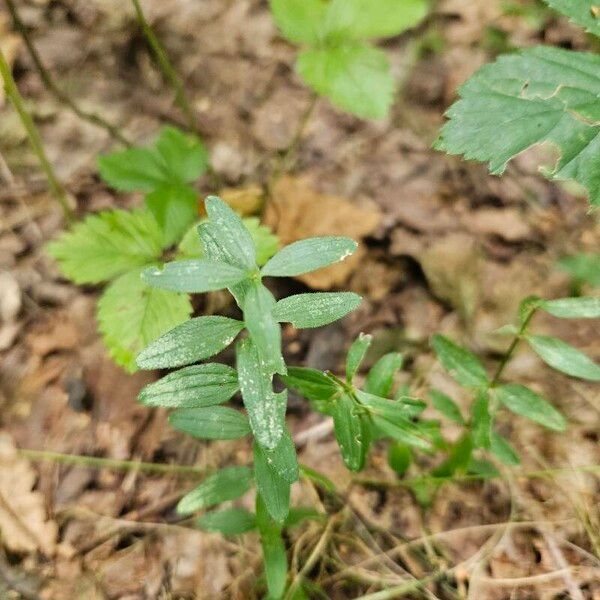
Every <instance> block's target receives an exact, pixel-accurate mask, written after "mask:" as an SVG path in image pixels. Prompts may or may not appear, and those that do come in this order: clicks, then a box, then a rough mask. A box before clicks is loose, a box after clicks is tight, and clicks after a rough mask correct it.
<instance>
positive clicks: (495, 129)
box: [436, 46, 600, 205]
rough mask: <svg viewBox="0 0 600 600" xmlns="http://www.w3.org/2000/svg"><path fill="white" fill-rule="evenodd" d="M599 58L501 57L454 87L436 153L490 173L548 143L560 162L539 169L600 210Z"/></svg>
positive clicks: (556, 52) (559, 52)
mask: <svg viewBox="0 0 600 600" xmlns="http://www.w3.org/2000/svg"><path fill="white" fill-rule="evenodd" d="M599 73H600V56H598V55H596V54H588V53H583V52H574V51H571V50H563V49H561V48H551V47H547V46H538V47H535V48H532V49H529V50H525V51H523V52H520V53H519V54H510V55H506V56H501V57H500V58H499V59H498V60H497V61H496V62H495V63H493V64H490V65H486V66H484V67H482V68H481V69H480V70H479V71H477V73H475V75H473V77H471V79H469V80H468V81H467V83H465V84H464V85H463V86H462V87H461V88H460V96H461V99H460V100H459V101H458V102H456V103H455V104H454V105H452V106H451V107H450V109H449V110H448V112H447V116H448V117H449V118H450V120H449V121H448V122H447V123H446V125H445V126H444V128H443V129H442V131H441V133H440V137H439V139H438V141H437V142H436V148H438V149H439V150H444V151H446V152H448V153H450V154H462V155H464V156H465V158H467V159H474V160H479V161H489V163H490V170H491V172H492V173H493V174H495V175H500V174H502V173H503V172H504V170H505V168H506V164H507V163H508V161H509V160H510V159H511V158H513V157H514V156H516V155H517V154H519V153H521V152H523V151H524V150H527V149H528V148H530V147H531V146H534V145H537V144H541V143H544V142H550V143H552V144H554V145H556V146H557V147H558V149H559V152H560V158H559V159H558V161H557V163H556V165H555V166H554V167H553V168H546V169H544V171H543V172H544V174H545V175H546V176H547V177H550V178H552V179H559V180H567V179H574V180H575V181H577V182H578V183H580V184H581V185H583V186H584V187H585V188H587V190H588V192H589V196H590V201H591V203H592V204H593V205H598V204H600V162H599V161H598V153H599V151H600V124H599V121H600V119H599V117H600V103H599V102H598V95H599V94H600V76H599V75H598V74H599Z"/></svg>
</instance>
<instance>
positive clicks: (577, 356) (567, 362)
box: [525, 335, 600, 381]
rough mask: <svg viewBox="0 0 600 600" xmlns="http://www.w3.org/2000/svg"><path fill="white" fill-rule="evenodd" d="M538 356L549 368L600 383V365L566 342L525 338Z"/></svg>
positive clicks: (545, 336) (544, 336)
mask: <svg viewBox="0 0 600 600" xmlns="http://www.w3.org/2000/svg"><path fill="white" fill-rule="evenodd" d="M525 339H526V340H527V341H528V342H529V345H530V346H531V347H532V348H533V349H534V350H535V352H536V354H537V355H538V356H539V357H540V358H541V359H542V360H543V361H544V362H545V363H546V364H547V365H549V366H551V367H552V368H553V369H556V370H557V371H560V372H561V373H566V374H567V375H571V376H572V377H579V378H580V379H587V380H589V381H600V365H597V364H596V363H595V362H594V361H593V360H592V359H591V358H589V357H587V356H586V355H585V354H583V352H580V351H579V350H577V348H573V346H570V345H569V344H567V343H566V342H563V341H562V340H559V339H558V338H555V337H550V336H547V335H528V336H526V338H525Z"/></svg>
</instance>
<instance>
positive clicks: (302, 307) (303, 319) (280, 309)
mask: <svg viewBox="0 0 600 600" xmlns="http://www.w3.org/2000/svg"><path fill="white" fill-rule="evenodd" d="M361 300H362V298H361V297H360V296H359V295H358V294H354V293H353V292H315V293H310V294H296V295H294V296H288V297H287V298H283V299H282V300H279V301H278V302H277V304H275V307H274V309H273V317H274V318H275V319H277V320H278V321H279V322H282V323H283V322H289V323H291V324H292V325H293V326H294V327H297V328H299V329H305V328H311V327H322V326H323V325H328V324H329V323H333V321H337V320H338V319H341V318H342V317H345V316H346V315H347V314H348V313H349V312H351V311H353V310H355V309H356V308H358V306H359V304H360V302H361Z"/></svg>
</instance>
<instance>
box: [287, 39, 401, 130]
mask: <svg viewBox="0 0 600 600" xmlns="http://www.w3.org/2000/svg"><path fill="white" fill-rule="evenodd" d="M297 70H298V73H299V74H300V77H302V79H303V80H304V81H305V83H306V84H307V85H309V86H310V87H311V88H312V89H313V90H315V92H317V94H319V95H321V96H326V97H327V98H329V99H330V100H331V102H332V103H333V104H335V105H336V106H338V107H339V108H342V109H344V110H346V111H348V112H349V113H352V114H354V115H357V116H359V117H362V118H366V119H381V118H383V117H385V116H386V115H387V114H388V111H389V109H390V106H391V105H392V102H393V100H394V93H395V88H396V83H395V81H394V78H393V77H392V74H391V71H390V63H389V61H388V58H387V56H386V55H385V53H384V52H383V51H382V50H380V49H379V48H373V47H371V46H369V45H367V44H362V43H360V42H352V41H350V42H343V43H340V44H336V45H327V46H319V47H315V48H310V49H308V50H304V51H303V52H301V53H300V55H299V56H298V62H297Z"/></svg>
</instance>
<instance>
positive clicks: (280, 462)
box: [262, 427, 299, 483]
mask: <svg viewBox="0 0 600 600" xmlns="http://www.w3.org/2000/svg"><path fill="white" fill-rule="evenodd" d="M262 452H263V454H264V455H265V456H266V458H267V462H268V463H269V466H270V467H271V468H272V469H273V470H274V471H275V472H276V473H277V475H279V477H281V478H282V479H283V480H284V481H287V482H288V483H294V481H298V476H299V468H298V458H297V456H296V446H295V445H294V441H293V440H292V436H291V435H290V432H289V430H288V428H287V427H285V429H284V431H283V434H282V436H281V439H280V440H279V443H278V444H277V446H275V448H273V449H272V450H269V449H267V448H262Z"/></svg>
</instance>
